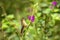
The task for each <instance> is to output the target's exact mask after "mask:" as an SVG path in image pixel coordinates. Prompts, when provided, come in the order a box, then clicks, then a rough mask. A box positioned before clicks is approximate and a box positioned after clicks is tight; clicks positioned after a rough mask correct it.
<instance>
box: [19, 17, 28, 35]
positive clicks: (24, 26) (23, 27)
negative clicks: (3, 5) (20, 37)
mask: <svg viewBox="0 0 60 40" xmlns="http://www.w3.org/2000/svg"><path fill="white" fill-rule="evenodd" d="M21 25H22V28H21V32H20V33H21V34H23V32H24V29H25V28H26V27H27V26H28V25H27V23H26V21H25V18H22V19H21Z"/></svg>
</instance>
